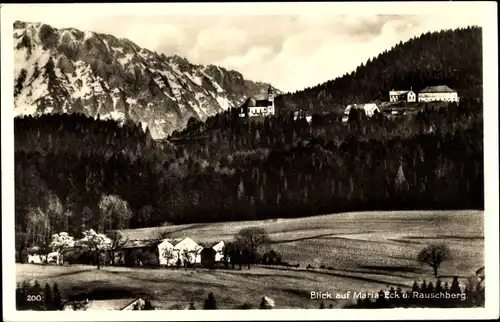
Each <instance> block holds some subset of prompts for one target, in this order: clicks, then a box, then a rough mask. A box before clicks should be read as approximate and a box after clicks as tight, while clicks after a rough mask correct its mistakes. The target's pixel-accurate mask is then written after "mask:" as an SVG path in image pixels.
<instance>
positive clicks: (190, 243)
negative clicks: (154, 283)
mask: <svg viewBox="0 0 500 322" xmlns="http://www.w3.org/2000/svg"><path fill="white" fill-rule="evenodd" d="M157 247H158V258H159V263H160V265H163V266H176V265H181V266H183V265H184V264H185V261H186V260H187V261H188V263H190V264H199V263H201V250H202V249H203V246H200V245H198V243H196V242H195V241H194V240H192V239H191V238H189V237H186V238H184V239H182V240H180V241H179V240H175V239H168V238H167V239H164V240H162V241H161V242H160V243H158V245H157Z"/></svg>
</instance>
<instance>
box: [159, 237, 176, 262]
mask: <svg viewBox="0 0 500 322" xmlns="http://www.w3.org/2000/svg"><path fill="white" fill-rule="evenodd" d="M174 243H175V242H174V241H173V240H172V239H164V240H163V241H162V242H161V243H159V244H158V259H159V262H160V265H166V266H175V265H176V264H177V259H178V258H179V257H178V256H179V252H178V251H177V250H175V249H174V248H175V247H174V245H173V244H174ZM169 254H170V256H168V255H169Z"/></svg>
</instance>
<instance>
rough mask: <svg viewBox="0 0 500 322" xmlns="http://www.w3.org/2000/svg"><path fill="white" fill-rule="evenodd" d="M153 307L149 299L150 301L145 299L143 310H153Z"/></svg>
mask: <svg viewBox="0 0 500 322" xmlns="http://www.w3.org/2000/svg"><path fill="white" fill-rule="evenodd" d="M154 309H155V308H154V306H153V304H152V303H151V301H150V300H145V301H144V308H143V310H146V311H152V310H154Z"/></svg>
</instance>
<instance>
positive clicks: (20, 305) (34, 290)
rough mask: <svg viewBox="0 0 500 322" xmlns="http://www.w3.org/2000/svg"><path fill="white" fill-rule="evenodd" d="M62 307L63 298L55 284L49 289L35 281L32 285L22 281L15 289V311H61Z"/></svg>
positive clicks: (46, 285)
mask: <svg viewBox="0 0 500 322" xmlns="http://www.w3.org/2000/svg"><path fill="white" fill-rule="evenodd" d="M63 307H64V303H63V298H62V295H61V293H60V291H59V287H58V286H57V284H54V285H53V286H52V287H51V286H50V285H49V284H48V283H45V287H42V286H41V285H40V283H39V282H38V281H37V280H35V282H34V283H33V284H32V285H30V284H28V283H27V282H26V281H24V282H23V283H22V284H19V283H18V285H17V287H16V310H19V311H23V310H34V311H61V310H62V309H63Z"/></svg>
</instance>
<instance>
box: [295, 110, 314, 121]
mask: <svg viewBox="0 0 500 322" xmlns="http://www.w3.org/2000/svg"><path fill="white" fill-rule="evenodd" d="M293 120H294V121H297V120H306V121H307V123H311V121H312V116H311V115H309V114H308V113H306V112H305V111H302V110H298V111H294V112H293Z"/></svg>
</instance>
